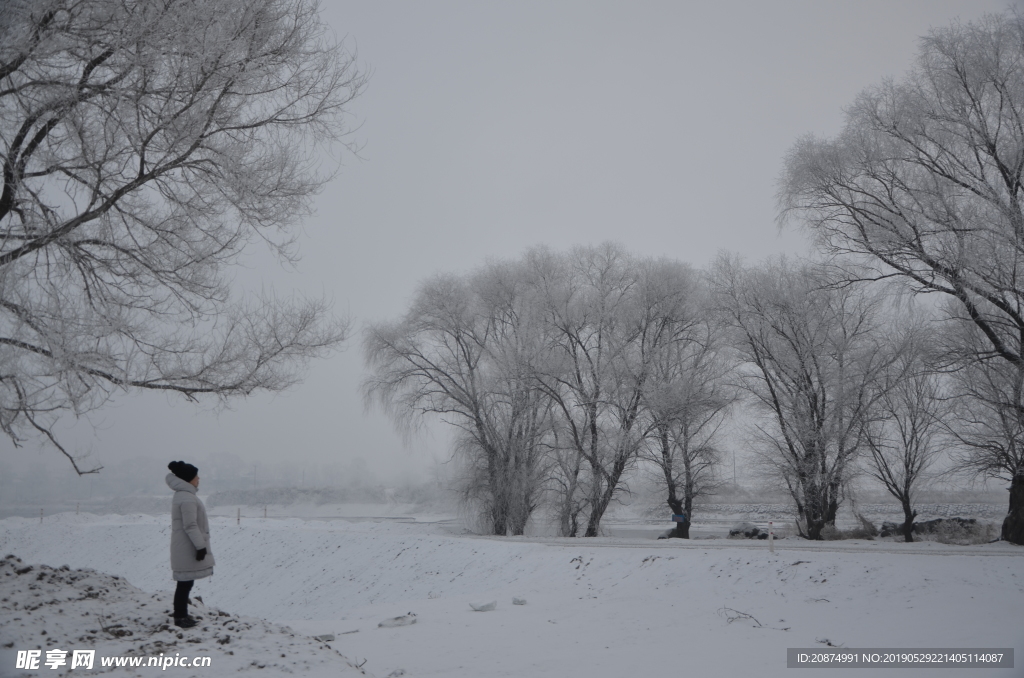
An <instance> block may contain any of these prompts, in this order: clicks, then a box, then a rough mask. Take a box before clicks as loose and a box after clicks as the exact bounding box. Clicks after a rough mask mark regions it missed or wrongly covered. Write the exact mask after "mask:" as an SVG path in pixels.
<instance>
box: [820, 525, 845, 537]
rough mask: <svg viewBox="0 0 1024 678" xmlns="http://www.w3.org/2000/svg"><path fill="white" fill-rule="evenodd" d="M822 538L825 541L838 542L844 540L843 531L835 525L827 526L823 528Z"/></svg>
mask: <svg viewBox="0 0 1024 678" xmlns="http://www.w3.org/2000/svg"><path fill="white" fill-rule="evenodd" d="M821 538H822V539H824V540H825V541H838V540H840V539H844V538H845V537H843V531H842V530H840V529H839V528H837V527H836V526H835V525H826V526H825V527H823V528H821Z"/></svg>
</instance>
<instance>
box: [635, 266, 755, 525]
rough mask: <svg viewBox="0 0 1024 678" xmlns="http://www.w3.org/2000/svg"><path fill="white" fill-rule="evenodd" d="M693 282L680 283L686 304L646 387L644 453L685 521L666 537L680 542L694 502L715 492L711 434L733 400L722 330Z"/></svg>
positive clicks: (714, 447)
mask: <svg viewBox="0 0 1024 678" xmlns="http://www.w3.org/2000/svg"><path fill="white" fill-rule="evenodd" d="M695 283H696V281H693V280H687V281H685V282H684V283H683V284H681V285H679V287H680V289H681V290H682V291H684V292H685V293H686V294H687V296H688V297H689V299H688V301H689V302H690V303H688V304H687V306H686V307H684V308H685V313H682V314H680V315H679V316H678V317H676V318H675V319H674V322H675V325H676V326H675V328H674V329H673V332H672V335H673V336H672V339H671V340H670V341H668V342H666V343H665V344H664V345H663V346H661V347H660V350H658V351H657V353H656V355H655V356H654V359H653V360H652V365H651V376H650V378H649V379H648V380H647V383H646V385H645V389H644V417H645V420H646V426H647V437H646V440H645V443H644V448H643V454H644V458H645V459H647V460H648V461H649V462H651V463H652V464H653V465H654V466H655V467H656V468H657V469H658V473H659V475H660V476H661V478H662V479H663V481H664V484H665V489H666V491H667V497H666V501H667V503H668V506H669V509H670V510H671V511H672V513H673V514H674V515H683V516H685V519H683V520H681V521H679V522H676V525H675V528H674V529H673V530H672V532H671V533H670V534H669V536H670V537H675V538H680V539H689V538H690V524H691V522H692V517H693V502H694V500H695V499H696V498H698V497H700V496H703V495H706V494H709V493H711V492H713V491H714V490H715V488H716V487H717V482H716V480H715V469H716V467H717V466H718V464H719V462H720V454H719V449H718V446H717V445H716V435H717V433H718V430H719V427H720V426H721V425H722V423H723V421H724V419H725V416H726V413H727V411H728V409H729V407H730V405H731V404H732V403H733V402H734V401H735V398H736V394H735V391H734V389H733V388H732V387H731V386H730V385H729V384H728V383H727V375H728V372H729V370H730V366H729V365H728V363H727V362H726V361H725V360H724V359H723V357H722V355H721V353H722V350H723V348H724V344H725V342H724V340H725V331H726V328H725V327H724V326H723V324H722V323H721V322H719V321H718V319H717V318H716V317H715V315H714V314H713V312H712V310H711V308H710V304H709V303H708V300H707V294H706V288H705V287H704V286H703V285H699V284H695Z"/></svg>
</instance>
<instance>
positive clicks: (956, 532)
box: [919, 520, 999, 546]
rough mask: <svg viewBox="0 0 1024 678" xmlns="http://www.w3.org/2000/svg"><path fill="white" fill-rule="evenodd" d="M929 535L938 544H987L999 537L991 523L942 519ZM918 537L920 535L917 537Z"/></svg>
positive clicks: (997, 531)
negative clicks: (969, 522)
mask: <svg viewBox="0 0 1024 678" xmlns="http://www.w3.org/2000/svg"><path fill="white" fill-rule="evenodd" d="M928 536H931V538H933V539H934V540H935V541H937V542H939V543H940V544H958V545H960V546H969V545H972V544H987V543H988V542H990V541H993V540H995V539H997V538H998V537H999V530H998V529H996V526H995V525H994V524H992V523H972V524H963V523H958V522H955V521H951V520H944V521H943V522H942V523H941V524H940V525H939V527H938V529H936V530H935V533H934V534H933V535H925V538H927V537H928ZM919 538H920V537H919Z"/></svg>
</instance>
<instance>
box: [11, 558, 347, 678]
mask: <svg viewBox="0 0 1024 678" xmlns="http://www.w3.org/2000/svg"><path fill="white" fill-rule="evenodd" d="M193 602H194V603H195V605H193V607H192V614H193V616H194V617H195V618H196V619H197V620H198V621H199V625H198V626H196V627H194V628H192V629H185V630H183V629H179V628H177V627H175V626H173V625H172V624H171V623H170V622H171V621H172V620H171V616H170V613H171V597H170V596H169V595H168V594H165V593H146V592H145V591H141V590H139V589H137V588H135V587H134V586H132V585H131V584H129V583H128V582H127V581H125V580H124V579H123V578H122V577H119V576H117V575H109V574H104V573H102V572H97V571H95V570H91V569H74V570H73V569H71V568H70V567H68V566H67V565H64V566H61V567H58V568H53V567H48V566H46V565H28V564H25V563H24V562H22V560H21V559H20V558H17V557H15V556H14V555H8V556H6V557H5V558H4V559H3V560H0V638H2V639H3V648H2V650H0V675H2V676H11V675H26V676H32V675H44V676H74V675H79V674H81V673H83V672H88V673H90V674H91V673H93V672H95V673H109V672H116V673H119V674H127V673H137V674H138V675H146V674H148V673H152V672H153V671H155V670H161V671H163V669H162V668H161V669H156V668H155V667H149V666H144V667H142V668H139V669H135V670H132V669H127V668H120V669H117V668H104V667H102V666H101V664H102V661H101V658H102V657H114V656H117V657H120V656H129V657H143V658H145V659H144V662H148V658H149V657H160V658H162V657H180V656H182V655H183V656H185V657H189V658H195V657H210V665H209V666H208V667H198V668H188V669H185V668H177V667H173V666H172V667H168V669H166V671H168V672H169V675H175V676H193V675H194V676H216V675H220V676H223V675H230V674H235V673H238V672H240V671H249V670H262V669H267V671H266V672H264V673H263V674H262V675H268V674H275V675H284V674H297V675H303V676H316V675H331V676H335V675H349V674H351V675H356V674H361V673H362V671H361V670H359V669H358V668H356V667H355V666H353V665H352V664H351V663H350V662H348V661H347V660H346V659H345V657H343V656H342V655H341V654H340V653H338V652H337V651H335V650H332V649H331V648H330V647H329V646H328V644H326V643H319V642H316V641H314V640H312V639H309V638H307V637H305V636H297V635H296V634H295V633H293V632H292V630H291V629H289V628H288V627H285V626H280V625H276V624H271V623H269V622H267V621H264V620H261V619H254V618H250V617H240V616H237V615H232V614H229V613H227V612H224V611H222V610H218V609H215V608H213V607H206V606H204V605H202V604H201V603H200V602H199V601H195V600H194V601H193ZM54 649H60V650H64V651H66V652H67V654H66V655H64V656H63V657H62V659H63V660H64V664H63V665H60V666H54V667H53V668H51V667H49V666H47V665H46V664H45V662H46V659H47V651H48V650H54ZM76 649H84V650H95V651H96V655H95V657H94V660H93V668H92V671H88V669H86V668H84V667H77V668H72V667H71V665H72V651H73V650H76ZM18 650H41V651H42V654H41V657H40V659H41V661H40V662H39V668H38V669H37V670H35V671H18V670H16V669H15V666H16V655H17V651H18Z"/></svg>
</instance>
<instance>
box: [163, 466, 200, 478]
mask: <svg viewBox="0 0 1024 678" xmlns="http://www.w3.org/2000/svg"><path fill="white" fill-rule="evenodd" d="M167 468H169V469H170V470H171V473H173V474H174V475H176V476H178V477H179V478H181V479H182V480H184V481H185V482H186V483H191V482H192V479H193V478H195V477H196V476H197V475H199V469H198V468H196V467H195V466H193V465H192V464H186V463H185V462H183V461H172V462H171V463H170V464H168V465H167Z"/></svg>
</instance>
